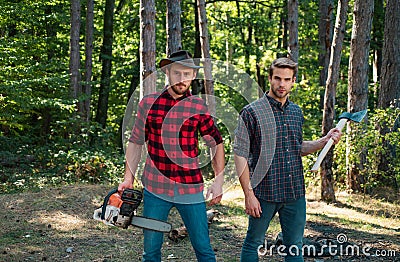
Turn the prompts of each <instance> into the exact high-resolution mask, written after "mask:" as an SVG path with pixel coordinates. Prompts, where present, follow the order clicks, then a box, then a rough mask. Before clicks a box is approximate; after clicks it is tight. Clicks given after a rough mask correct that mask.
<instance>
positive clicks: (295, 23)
mask: <svg viewBox="0 0 400 262" xmlns="http://www.w3.org/2000/svg"><path fill="white" fill-rule="evenodd" d="M287 7H288V25H289V48H288V52H289V58H290V59H292V60H293V61H295V62H298V61H299V0H288V6H287Z"/></svg>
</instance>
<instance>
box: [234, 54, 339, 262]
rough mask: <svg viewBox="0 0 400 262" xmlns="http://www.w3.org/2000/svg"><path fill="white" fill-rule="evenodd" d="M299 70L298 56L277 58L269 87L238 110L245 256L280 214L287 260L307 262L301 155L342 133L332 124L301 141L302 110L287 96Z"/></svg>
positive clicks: (254, 254)
mask: <svg viewBox="0 0 400 262" xmlns="http://www.w3.org/2000/svg"><path fill="white" fill-rule="evenodd" d="M296 74H297V63H295V62H294V61H292V60H290V59H289V58H278V59H276V60H274V61H273V62H272V64H271V66H270V68H269V76H268V80H269V83H270V90H269V91H268V92H267V93H266V94H265V95H264V96H263V97H262V98H260V99H258V100H257V101H255V102H253V103H251V104H249V105H247V106H246V107H244V108H243V109H242V111H241V112H240V118H239V123H238V127H237V128H236V130H235V144H234V153H235V165H236V170H237V173H238V175H239V180H240V184H241V186H242V189H243V192H244V195H245V207H246V213H247V214H248V215H249V225H248V230H247V235H246V239H245V240H244V243H243V247H242V254H241V261H250V262H253V261H258V250H259V247H260V246H262V245H263V244H264V238H265V232H266V230H267V229H268V226H269V223H270V221H271V220H272V218H273V217H274V216H275V214H276V213H278V214H279V220H280V224H281V228H282V235H283V244H284V245H285V246H286V249H285V252H284V253H285V254H286V255H285V261H304V260H303V256H302V252H301V250H302V239H303V233H304V226H305V222H306V200H305V186H304V176H303V165H302V160H301V157H302V156H305V155H308V154H310V153H313V152H315V151H317V150H319V149H322V148H323V147H324V145H325V144H326V143H327V142H328V140H329V138H332V139H333V140H334V141H335V143H338V142H339V140H340V137H341V135H342V134H341V132H340V131H339V130H338V129H336V128H333V129H332V130H330V131H329V133H328V134H327V135H326V136H324V137H322V138H320V139H318V140H315V141H303V136H302V128H303V122H304V117H303V113H302V111H301V109H300V107H299V106H298V105H296V104H294V103H293V102H291V101H290V100H289V99H288V96H289V93H290V91H291V89H292V88H293V85H294V83H295V81H296ZM265 248H266V247H265Z"/></svg>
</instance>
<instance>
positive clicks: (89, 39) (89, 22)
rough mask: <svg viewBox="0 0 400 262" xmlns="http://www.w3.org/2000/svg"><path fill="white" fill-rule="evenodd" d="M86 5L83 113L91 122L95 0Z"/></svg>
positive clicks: (88, 0) (90, 0) (88, 1)
mask: <svg viewBox="0 0 400 262" xmlns="http://www.w3.org/2000/svg"><path fill="white" fill-rule="evenodd" d="M86 5H87V6H86V8H87V9H86V39H85V84H84V86H83V94H84V95H85V100H84V101H83V113H84V119H85V120H86V121H87V122H89V121H90V99H91V96H92V75H93V31H94V0H87V2H86Z"/></svg>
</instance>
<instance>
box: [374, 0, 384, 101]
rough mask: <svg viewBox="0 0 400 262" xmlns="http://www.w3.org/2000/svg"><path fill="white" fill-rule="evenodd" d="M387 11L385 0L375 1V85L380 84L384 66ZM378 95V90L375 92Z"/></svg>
mask: <svg viewBox="0 0 400 262" xmlns="http://www.w3.org/2000/svg"><path fill="white" fill-rule="evenodd" d="M384 22H385V11H384V8H383V0H375V1H374V18H373V21H372V41H371V49H372V50H373V54H374V62H373V67H372V80H373V81H374V83H375V87H377V86H378V82H379V80H380V77H381V68H382V48H383V32H384V30H385V25H384ZM376 89H377V88H376ZM374 93H375V94H376V96H374V97H378V92H377V90H375V92H374Z"/></svg>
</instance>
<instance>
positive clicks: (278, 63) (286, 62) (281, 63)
mask: <svg viewBox="0 0 400 262" xmlns="http://www.w3.org/2000/svg"><path fill="white" fill-rule="evenodd" d="M275 68H289V69H292V70H293V76H296V75H297V63H296V62H295V61H293V60H292V59H290V58H287V57H281V58H277V59H275V60H274V61H273V62H272V64H271V66H270V67H269V77H272V75H273V72H274V69H275Z"/></svg>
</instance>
